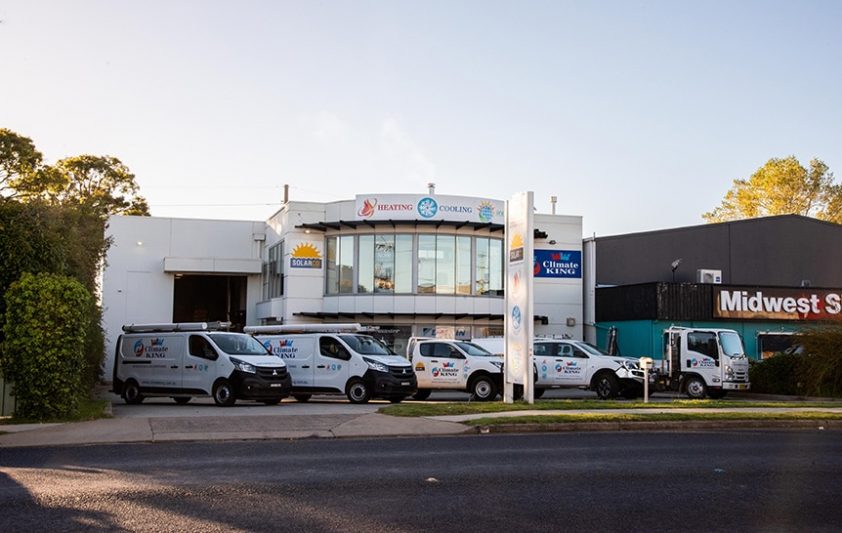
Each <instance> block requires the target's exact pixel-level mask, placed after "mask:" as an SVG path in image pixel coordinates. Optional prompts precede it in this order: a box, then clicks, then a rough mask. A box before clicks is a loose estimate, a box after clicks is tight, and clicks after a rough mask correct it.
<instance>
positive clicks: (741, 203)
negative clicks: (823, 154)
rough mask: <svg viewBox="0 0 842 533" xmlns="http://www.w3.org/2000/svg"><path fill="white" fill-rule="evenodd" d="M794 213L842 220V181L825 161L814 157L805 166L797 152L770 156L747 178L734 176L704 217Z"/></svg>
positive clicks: (716, 219)
mask: <svg viewBox="0 0 842 533" xmlns="http://www.w3.org/2000/svg"><path fill="white" fill-rule="evenodd" d="M792 214H795V215H804V216H810V217H815V218H819V219H821V220H828V221H831V222H837V223H842V185H838V184H834V182H833V173H831V172H829V169H828V166H827V165H826V164H824V162H822V161H820V160H818V159H813V160H811V161H810V164H809V167H808V168H805V167H804V166H802V165H801V163H799V162H798V159H796V158H795V157H794V156H789V157H786V158H783V159H776V158H773V159H770V160H769V161H767V162H766V164H765V165H763V166H762V167H760V168H759V169H757V171H755V173H754V174H752V175H751V177H749V178H748V179H738V180H734V185H733V186H732V187H731V189H730V190H729V191H728V192H727V193H726V194H725V198H723V199H722V203H721V204H720V205H719V206H718V207H716V208H715V209H714V210H713V211H710V212H709V213H705V214H703V215H702V217H703V218H704V219H705V220H707V221H708V222H727V221H730V220H741V219H744V218H756V217H764V216H773V215H792Z"/></svg>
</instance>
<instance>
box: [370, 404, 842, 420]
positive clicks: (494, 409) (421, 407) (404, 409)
mask: <svg viewBox="0 0 842 533" xmlns="http://www.w3.org/2000/svg"><path fill="white" fill-rule="evenodd" d="M835 406H837V405H836V404H835V403H834V402H739V401H727V400H725V401H723V400H674V401H671V402H650V403H643V402H642V401H637V402H635V401H603V400H539V401H536V402H535V403H534V404H532V405H529V404H528V403H526V402H515V403H503V402H447V403H402V404H397V405H389V406H386V407H382V408H381V409H380V410H379V412H380V413H382V414H384V415H392V416H442V415H470V414H477V413H501V412H506V411H524V410H530V411H546V410H556V409H558V410H573V409H680V408H687V407H691V408H695V409H699V408H711V409H717V408H726V407H727V408H750V407H767V408H775V407H835ZM838 406H839V407H842V403H839V404H838Z"/></svg>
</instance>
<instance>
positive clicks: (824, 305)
mask: <svg viewBox="0 0 842 533" xmlns="http://www.w3.org/2000/svg"><path fill="white" fill-rule="evenodd" d="M714 294H715V299H716V301H715V302H714V308H713V316H714V317H717V318H740V319H746V318H754V319H775V320H839V321H842V291H830V290H819V289H782V288H762V287H761V288H757V287H753V288H742V289H741V288H739V287H729V288H727V289H720V290H718V291H714Z"/></svg>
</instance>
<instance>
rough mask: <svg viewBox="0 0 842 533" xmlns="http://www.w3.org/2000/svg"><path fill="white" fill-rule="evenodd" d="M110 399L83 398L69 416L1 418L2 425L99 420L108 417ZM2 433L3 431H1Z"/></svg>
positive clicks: (0, 424)
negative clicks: (42, 418) (32, 418)
mask: <svg viewBox="0 0 842 533" xmlns="http://www.w3.org/2000/svg"><path fill="white" fill-rule="evenodd" d="M108 403H109V402H108V400H99V399H97V400H92V399H90V398H83V399H81V400H80V401H79V411H78V412H77V413H76V414H75V415H74V416H71V417H68V418H56V419H50V420H31V419H27V418H17V417H11V418H0V426H2V425H3V424H37V423H56V422H83V421H85V420H97V419H99V418H107V417H108V415H106V414H105V407H106V405H108ZM0 433H2V432H0Z"/></svg>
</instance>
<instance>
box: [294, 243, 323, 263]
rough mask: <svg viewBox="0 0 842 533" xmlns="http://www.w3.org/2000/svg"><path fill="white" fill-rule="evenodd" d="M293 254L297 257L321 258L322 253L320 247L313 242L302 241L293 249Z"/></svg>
mask: <svg viewBox="0 0 842 533" xmlns="http://www.w3.org/2000/svg"><path fill="white" fill-rule="evenodd" d="M292 256H293V257H297V258H301V259H304V258H308V259H321V258H322V254H321V252H319V249H318V248H316V247H315V245H313V243H311V242H302V243H299V244H298V245H297V246H296V247H295V248H293V250H292Z"/></svg>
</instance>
